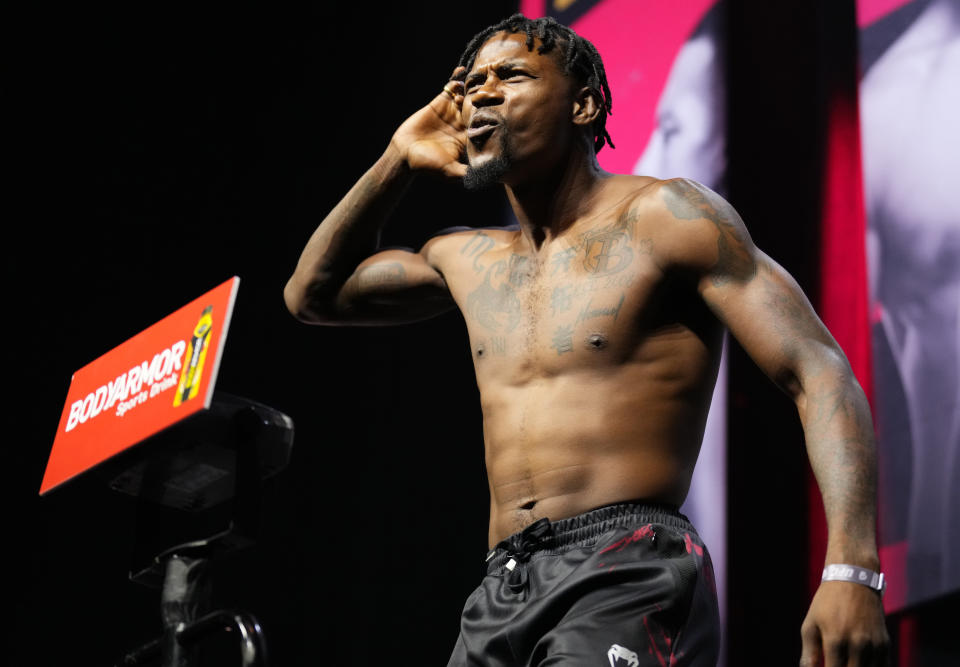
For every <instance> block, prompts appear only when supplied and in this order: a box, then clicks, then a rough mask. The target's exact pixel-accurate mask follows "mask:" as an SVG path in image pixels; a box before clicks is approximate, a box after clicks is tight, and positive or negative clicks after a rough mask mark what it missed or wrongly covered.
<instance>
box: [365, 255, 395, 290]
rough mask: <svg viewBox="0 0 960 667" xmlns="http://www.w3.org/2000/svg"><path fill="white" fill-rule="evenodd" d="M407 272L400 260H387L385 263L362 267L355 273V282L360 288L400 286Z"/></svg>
mask: <svg viewBox="0 0 960 667" xmlns="http://www.w3.org/2000/svg"><path fill="white" fill-rule="evenodd" d="M406 277H407V272H406V270H405V269H404V268H403V264H401V263H400V262H389V263H386V264H376V265H374V266H370V267H367V268H365V269H362V270H361V271H360V273H358V274H357V282H358V283H359V287H360V289H368V288H371V287H373V288H377V287H402V286H403V284H404V281H405V280H406Z"/></svg>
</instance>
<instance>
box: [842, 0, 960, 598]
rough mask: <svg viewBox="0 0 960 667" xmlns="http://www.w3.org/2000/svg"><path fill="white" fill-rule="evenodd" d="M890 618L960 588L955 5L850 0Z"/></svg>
mask: <svg viewBox="0 0 960 667" xmlns="http://www.w3.org/2000/svg"><path fill="white" fill-rule="evenodd" d="M857 14H858V23H859V26H860V66H861V75H862V78H861V81H860V118H861V136H862V144H863V174H864V192H865V199H866V202H865V203H866V216H867V255H868V260H869V278H870V297H871V329H872V338H873V341H872V342H873V371H874V412H875V415H876V420H877V428H878V437H879V457H880V486H879V493H880V526H879V528H880V533H879V538H880V546H881V549H880V557H881V562H882V564H883V568H884V569H885V570H886V572H887V575H888V579H889V582H890V587H889V588H888V595H887V598H888V599H887V600H886V607H887V610H888V611H894V610H897V609H901V608H903V607H905V606H908V605H911V604H914V603H917V602H921V601H923V600H927V599H930V598H932V597H935V596H938V595H942V594H945V593H947V592H950V591H954V590H957V589H958V588H960V212H958V206H957V204H956V195H957V192H958V191H960V123H958V122H957V118H958V117H960V116H958V111H957V110H958V109H960V0H912V1H910V0H858V1H857Z"/></svg>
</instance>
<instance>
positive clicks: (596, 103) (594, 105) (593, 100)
mask: <svg viewBox="0 0 960 667" xmlns="http://www.w3.org/2000/svg"><path fill="white" fill-rule="evenodd" d="M599 115H600V99H599V96H598V93H597V91H596V90H594V89H593V88H590V87H588V86H584V87H583V88H581V89H580V90H579V91H577V94H576V96H575V97H574V98H573V124H574V125H582V126H587V125H590V124H591V123H593V121H595V120H596V119H597V116H599Z"/></svg>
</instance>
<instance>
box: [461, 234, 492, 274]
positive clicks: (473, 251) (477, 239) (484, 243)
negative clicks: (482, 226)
mask: <svg viewBox="0 0 960 667" xmlns="http://www.w3.org/2000/svg"><path fill="white" fill-rule="evenodd" d="M493 246H494V240H493V239H492V238H490V237H489V236H488V235H487V234H484V233H483V232H477V233H476V234H474V235H473V236H471V237H470V238H469V239H468V240H467V242H466V243H464V244H463V247H462V248H460V254H461V255H463V256H465V257H471V258H473V270H474V271H475V272H477V273H480V272H481V271H483V268H484V267H483V265H482V264H480V262H479V260H480V257H481V256H482V255H483V254H484V253H485V252H487V251H488V250H490V249H491V248H493Z"/></svg>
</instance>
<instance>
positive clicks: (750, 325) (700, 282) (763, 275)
mask: <svg viewBox="0 0 960 667" xmlns="http://www.w3.org/2000/svg"><path fill="white" fill-rule="evenodd" d="M662 193H663V194H662V199H663V202H664V208H665V210H666V211H667V212H669V213H670V214H671V217H672V218H673V221H672V224H671V225H669V226H668V227H665V228H667V229H670V230H672V232H671V235H670V238H671V241H672V246H671V247H670V248H669V249H668V252H669V256H670V258H671V259H672V261H673V262H675V263H676V264H677V265H678V266H679V267H680V268H682V269H683V270H685V271H690V272H692V273H693V274H694V275H695V276H696V281H697V289H698V291H699V292H700V295H701V297H702V298H703V300H704V301H705V302H706V304H707V306H708V307H709V308H710V309H711V310H712V311H713V313H714V314H715V315H716V316H717V317H718V318H719V319H720V321H721V322H723V324H725V325H726V326H727V328H728V329H730V332H731V334H733V336H734V338H736V339H737V342H739V343H740V345H741V346H742V347H743V348H744V350H746V352H747V353H748V354H749V355H750V356H751V358H752V359H753V360H754V362H756V364H757V365H758V366H759V367H760V369H761V370H763V372H764V373H766V374H767V376H768V377H770V379H771V380H773V381H774V382H775V383H776V384H777V385H778V386H779V387H780V388H782V389H783V390H784V391H786V392H787V393H788V394H790V395H791V396H794V397H796V396H798V395H799V394H800V393H801V392H802V391H803V383H804V381H805V380H806V379H807V378H809V377H811V376H812V375H814V374H816V373H817V372H819V370H821V369H822V368H824V364H830V365H832V366H833V367H834V368H836V367H837V366H836V364H840V365H843V364H845V363H846V360H845V358H844V357H843V353H842V352H841V351H840V348H839V346H837V344H836V342H835V341H834V340H833V337H832V336H831V335H830V332H829V331H827V328H826V327H825V326H824V325H823V322H821V321H820V318H819V317H817V314H816V313H815V312H814V310H813V307H812V306H811V305H810V302H809V301H808V300H807V297H806V296H805V295H804V293H803V291H802V290H801V289H800V286H799V285H798V284H797V282H796V281H795V280H794V279H793V277H792V276H791V275H790V274H789V273H787V272H786V271H785V270H784V269H783V267H781V266H780V265H779V264H777V263H776V262H775V261H773V260H772V259H771V258H770V257H768V256H767V255H765V254H764V253H763V252H761V251H760V250H759V249H758V248H757V247H756V246H755V245H754V243H753V240H752V239H751V238H750V234H749V233H748V232H747V229H746V227H745V226H744V224H743V220H741V219H740V216H739V215H738V214H737V212H736V211H735V210H734V208H733V207H732V206H730V204H729V203H727V202H726V201H725V200H724V199H723V198H722V197H720V196H719V195H717V194H716V193H715V192H712V191H711V190H710V189H709V188H706V187H704V186H702V185H700V184H698V183H695V182H693V181H688V180H685V179H674V180H671V181H667V182H665V183H664V187H663V189H662Z"/></svg>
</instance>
